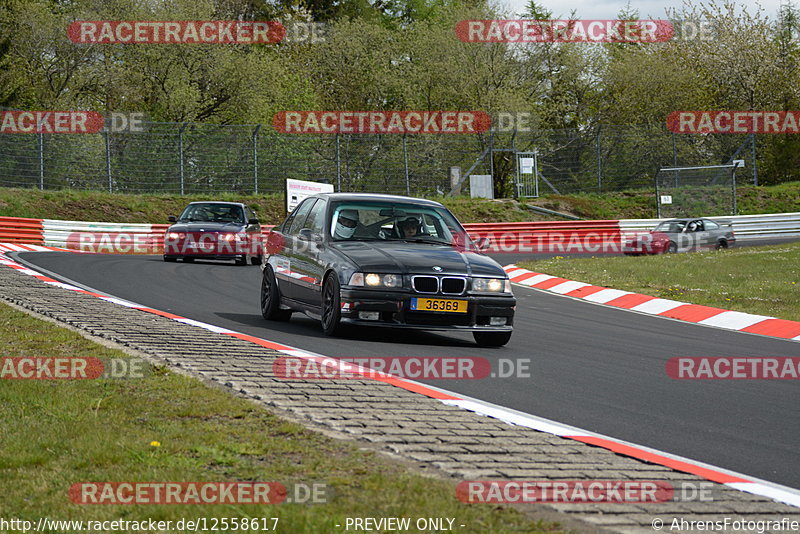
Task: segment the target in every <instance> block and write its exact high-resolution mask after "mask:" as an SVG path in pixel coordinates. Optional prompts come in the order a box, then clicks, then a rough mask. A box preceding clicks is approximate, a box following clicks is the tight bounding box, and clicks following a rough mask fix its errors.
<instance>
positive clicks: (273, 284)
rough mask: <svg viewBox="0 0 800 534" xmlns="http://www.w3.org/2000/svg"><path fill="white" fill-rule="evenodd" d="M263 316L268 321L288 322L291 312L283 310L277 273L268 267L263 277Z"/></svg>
mask: <svg viewBox="0 0 800 534" xmlns="http://www.w3.org/2000/svg"><path fill="white" fill-rule="evenodd" d="M261 316H262V317H264V319H267V320H268V321H288V320H289V318H290V317H291V316H292V311H291V310H282V309H281V292H280V289H278V281H277V280H276V279H275V273H273V272H272V269H270V268H269V267H267V268H266V269H264V276H262V277H261Z"/></svg>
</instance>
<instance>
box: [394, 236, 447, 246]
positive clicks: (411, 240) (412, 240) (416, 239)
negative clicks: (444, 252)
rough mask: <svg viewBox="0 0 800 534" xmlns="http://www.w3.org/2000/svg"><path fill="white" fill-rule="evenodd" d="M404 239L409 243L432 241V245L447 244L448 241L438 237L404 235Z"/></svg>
mask: <svg viewBox="0 0 800 534" xmlns="http://www.w3.org/2000/svg"><path fill="white" fill-rule="evenodd" d="M402 239H403V241H408V242H409V243H430V244H432V245H446V244H447V242H446V241H442V240H440V239H436V238H427V239H426V238H424V237H404V238H402Z"/></svg>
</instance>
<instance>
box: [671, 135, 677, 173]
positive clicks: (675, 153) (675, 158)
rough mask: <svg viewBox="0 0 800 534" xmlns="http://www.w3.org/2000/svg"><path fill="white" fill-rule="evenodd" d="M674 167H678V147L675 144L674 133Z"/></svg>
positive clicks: (673, 136)
mask: <svg viewBox="0 0 800 534" xmlns="http://www.w3.org/2000/svg"><path fill="white" fill-rule="evenodd" d="M672 166H673V167H677V166H678V147H677V145H676V144H675V132H672Z"/></svg>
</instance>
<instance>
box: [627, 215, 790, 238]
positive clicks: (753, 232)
mask: <svg viewBox="0 0 800 534" xmlns="http://www.w3.org/2000/svg"><path fill="white" fill-rule="evenodd" d="M708 219H711V220H712V221H719V222H722V221H728V222H731V223H732V224H733V231H734V233H735V234H736V238H737V239H768V238H781V237H787V238H789V237H800V212H794V213H773V214H764V215H735V216H730V215H725V216H720V217H708ZM668 220H669V219H621V220H620V221H619V226H620V229H621V230H622V231H623V232H647V231H650V230H652V229H653V228H655V227H656V226H657V225H658V224H659V223H661V222H663V221H668Z"/></svg>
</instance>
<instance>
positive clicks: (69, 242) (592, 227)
mask: <svg viewBox="0 0 800 534" xmlns="http://www.w3.org/2000/svg"><path fill="white" fill-rule="evenodd" d="M709 219H711V220H716V221H720V222H722V221H726V222H731V223H732V224H733V230H734V232H735V233H736V237H737V239H743V240H746V239H766V238H781V237H786V238H800V212H795V213H775V214H767V215H738V216H733V217H731V216H722V217H709ZM665 220H669V219H622V220H619V221H617V220H608V221H535V222H516V223H467V224H465V225H464V226H465V228H466V229H467V231H468V232H469V233H470V234H471V235H473V236H487V235H488V236H492V237H495V238H498V237H500V238H502V240H503V242H507V243H509V245H511V244H515V243H523V244H529V242H534V241H535V242H536V243H537V244H541V243H544V242H549V241H551V240H555V241H558V242H561V241H562V240H564V239H569V238H572V237H573V236H577V237H579V238H581V239H588V240H589V241H592V242H594V241H603V240H608V239H609V238H612V239H617V240H618V239H620V238H621V237H624V236H625V235H626V234H630V233H640V232H648V231H650V230H652V229H654V228H655V227H656V226H657V225H658V224H659V223H660V222H662V221H665ZM167 227H168V225H166V224H139V223H103V222H87V221H59V220H53V219H44V220H42V219H26V218H18V217H0V242H7V243H8V242H10V243H33V244H40V245H41V244H44V245H49V246H55V247H63V248H79V247H78V246H77V245H79V244H80V242H81V235H93V236H97V240H96V242H95V244H96V245H98V246H99V245H101V244H103V245H105V246H104V247H103V248H109V247H110V249H109V250H104V251H107V252H113V249H114V248H115V246H116V245H117V243H115V241H116V240H117V238H118V237H119V238H121V239H123V240H125V239H133V240H134V241H136V242H137V243H139V244H146V245H150V246H151V247H156V248H157V246H158V244H160V243H161V242H162V241H163V235H164V232H165V231H166V229H167ZM270 228H271V226H268V225H265V226H263V227H262V231H263V232H264V233H267V232H268V231H269V229H270Z"/></svg>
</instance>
